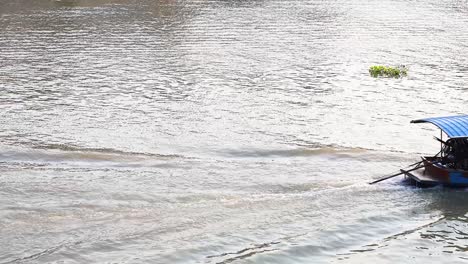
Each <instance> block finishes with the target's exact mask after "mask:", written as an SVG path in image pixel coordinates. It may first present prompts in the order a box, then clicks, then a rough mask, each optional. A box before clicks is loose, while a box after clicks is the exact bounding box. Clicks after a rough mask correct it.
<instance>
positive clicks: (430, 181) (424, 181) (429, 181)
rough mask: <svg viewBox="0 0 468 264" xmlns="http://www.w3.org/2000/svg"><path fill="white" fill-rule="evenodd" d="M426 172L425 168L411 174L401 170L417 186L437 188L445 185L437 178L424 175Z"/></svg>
mask: <svg viewBox="0 0 468 264" xmlns="http://www.w3.org/2000/svg"><path fill="white" fill-rule="evenodd" d="M424 170H425V168H420V169H418V170H414V171H411V172H408V171H405V170H400V171H401V172H403V173H404V175H405V176H406V177H408V178H409V179H411V180H413V181H414V182H416V183H417V185H421V186H436V185H441V184H444V183H443V182H440V179H435V178H432V177H430V175H426V174H425V173H424Z"/></svg>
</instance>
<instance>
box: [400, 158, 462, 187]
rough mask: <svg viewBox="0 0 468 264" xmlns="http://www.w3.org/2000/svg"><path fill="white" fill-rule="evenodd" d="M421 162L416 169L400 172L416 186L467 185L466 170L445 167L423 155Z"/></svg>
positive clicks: (434, 159)
mask: <svg viewBox="0 0 468 264" xmlns="http://www.w3.org/2000/svg"><path fill="white" fill-rule="evenodd" d="M423 164H424V167H423V168H420V169H418V170H414V171H411V172H409V171H405V170H401V172H403V173H404V174H405V176H406V177H408V178H409V179H410V180H412V181H413V182H415V183H416V185H418V186H436V185H444V186H450V187H468V171H465V170H455V169H450V168H447V167H445V166H443V165H442V164H441V163H440V162H439V161H438V160H437V159H436V158H433V157H423Z"/></svg>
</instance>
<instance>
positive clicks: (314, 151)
mask: <svg viewBox="0 0 468 264" xmlns="http://www.w3.org/2000/svg"><path fill="white" fill-rule="evenodd" d="M365 152H366V150H365V149H361V148H339V147H332V146H323V147H314V148H295V149H236V150H225V151H222V153H221V154H224V155H226V156H229V157H240V158H252V157H259V158H261V157H265V158H268V157H308V156H320V155H336V156H352V155H353V154H360V153H365Z"/></svg>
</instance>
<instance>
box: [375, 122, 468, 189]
mask: <svg viewBox="0 0 468 264" xmlns="http://www.w3.org/2000/svg"><path fill="white" fill-rule="evenodd" d="M411 123H416V124H418V123H431V124H433V125H435V126H437V127H438V128H439V129H440V131H441V132H440V133H441V135H440V138H437V137H434V138H435V139H436V140H437V141H439V142H440V146H441V147H440V151H439V153H437V154H436V155H435V156H423V157H421V159H422V160H421V161H420V162H417V163H414V164H412V165H410V166H411V168H410V169H401V170H400V173H397V174H394V175H390V176H387V177H384V178H381V179H378V180H376V181H374V182H371V183H370V184H374V183H377V182H380V181H383V180H386V179H389V178H393V177H395V176H398V175H401V174H403V175H405V177H406V178H408V179H409V180H410V181H411V182H413V183H415V184H416V185H418V186H435V185H444V186H450V187H468V115H458V116H445V117H432V118H424V119H417V120H412V121H411ZM443 133H445V134H446V136H447V140H445V141H444V140H443V137H442V136H443Z"/></svg>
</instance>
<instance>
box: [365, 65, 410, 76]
mask: <svg viewBox="0 0 468 264" xmlns="http://www.w3.org/2000/svg"><path fill="white" fill-rule="evenodd" d="M369 73H370V75H371V76H372V77H379V76H382V77H393V78H400V77H403V76H406V75H407V74H408V69H407V68H406V67H405V66H398V67H388V66H382V65H376V66H371V67H370V68H369Z"/></svg>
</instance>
